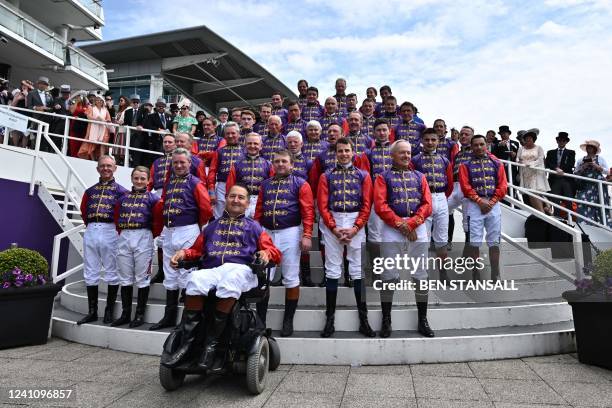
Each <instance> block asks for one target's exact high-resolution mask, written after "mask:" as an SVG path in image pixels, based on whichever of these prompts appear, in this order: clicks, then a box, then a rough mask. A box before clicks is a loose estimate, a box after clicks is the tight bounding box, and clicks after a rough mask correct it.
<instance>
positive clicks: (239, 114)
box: [232, 108, 242, 123]
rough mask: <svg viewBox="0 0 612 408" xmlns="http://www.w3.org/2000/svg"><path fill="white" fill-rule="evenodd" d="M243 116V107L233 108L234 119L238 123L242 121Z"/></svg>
mask: <svg viewBox="0 0 612 408" xmlns="http://www.w3.org/2000/svg"><path fill="white" fill-rule="evenodd" d="M241 117H242V109H241V108H234V109H232V120H233V121H234V122H236V123H240V118H241Z"/></svg>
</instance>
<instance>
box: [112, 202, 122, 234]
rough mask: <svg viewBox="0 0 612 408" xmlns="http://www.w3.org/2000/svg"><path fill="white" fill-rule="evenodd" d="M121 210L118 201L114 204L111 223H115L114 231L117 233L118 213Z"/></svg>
mask: <svg viewBox="0 0 612 408" xmlns="http://www.w3.org/2000/svg"><path fill="white" fill-rule="evenodd" d="M120 210H121V204H119V200H117V202H116V203H115V208H114V209H113V222H114V223H115V229H116V230H117V232H119V211H120Z"/></svg>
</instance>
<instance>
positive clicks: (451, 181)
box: [444, 162, 455, 198]
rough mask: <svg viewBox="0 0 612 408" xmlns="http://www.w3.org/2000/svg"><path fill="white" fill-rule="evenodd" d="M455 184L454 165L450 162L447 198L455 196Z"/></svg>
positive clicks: (447, 168) (447, 177)
mask: <svg viewBox="0 0 612 408" xmlns="http://www.w3.org/2000/svg"><path fill="white" fill-rule="evenodd" d="M454 186H455V184H454V183H453V163H452V162H449V163H448V165H447V166H446V191H445V192H444V194H445V195H446V198H448V197H450V196H451V194H453V188H454Z"/></svg>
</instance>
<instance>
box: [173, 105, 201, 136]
mask: <svg viewBox="0 0 612 408" xmlns="http://www.w3.org/2000/svg"><path fill="white" fill-rule="evenodd" d="M190 105H191V102H190V101H188V100H187V99H183V101H182V102H181V107H180V113H179V114H178V115H176V117H175V118H174V120H173V121H172V133H175V134H176V133H189V134H190V135H191V136H193V135H194V133H195V131H196V127H197V126H198V121H197V120H196V118H194V117H193V116H191V114H190V112H189V107H190Z"/></svg>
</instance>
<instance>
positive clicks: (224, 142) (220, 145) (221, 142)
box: [217, 139, 227, 149]
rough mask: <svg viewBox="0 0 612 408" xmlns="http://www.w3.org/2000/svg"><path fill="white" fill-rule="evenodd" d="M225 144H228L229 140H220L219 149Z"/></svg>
mask: <svg viewBox="0 0 612 408" xmlns="http://www.w3.org/2000/svg"><path fill="white" fill-rule="evenodd" d="M225 145H227V140H225V139H221V141H220V142H219V145H218V146H217V149H220V148H222V147H223V146H225Z"/></svg>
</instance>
